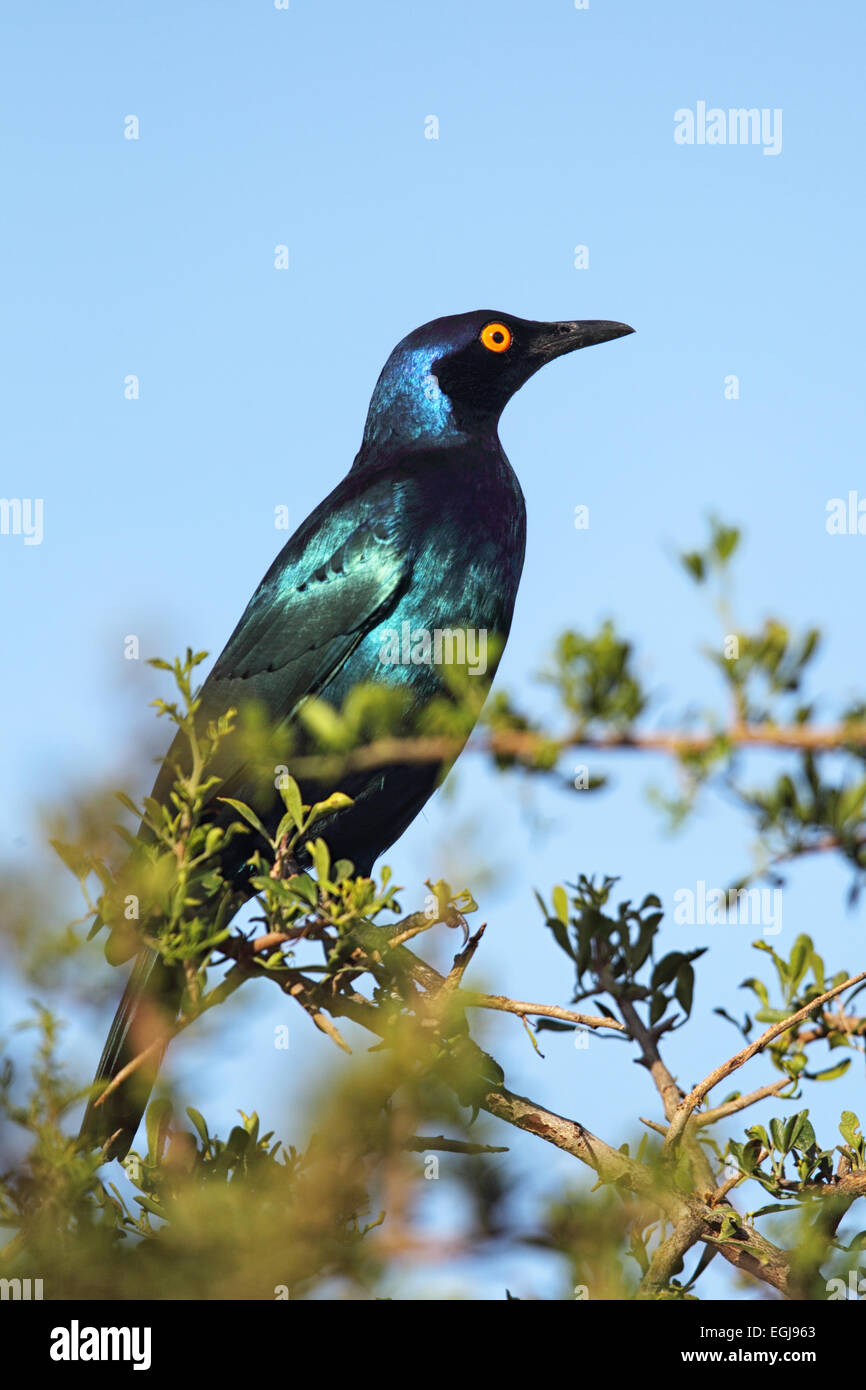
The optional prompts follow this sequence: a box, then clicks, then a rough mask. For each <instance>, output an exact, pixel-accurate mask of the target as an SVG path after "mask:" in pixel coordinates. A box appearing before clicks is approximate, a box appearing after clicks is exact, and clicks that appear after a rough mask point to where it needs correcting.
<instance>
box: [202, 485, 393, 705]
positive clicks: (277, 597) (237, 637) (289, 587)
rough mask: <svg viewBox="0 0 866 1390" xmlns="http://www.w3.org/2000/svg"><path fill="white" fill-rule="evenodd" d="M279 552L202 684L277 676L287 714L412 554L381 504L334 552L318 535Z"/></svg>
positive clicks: (360, 628) (379, 602)
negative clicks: (315, 541) (298, 551)
mask: <svg viewBox="0 0 866 1390" xmlns="http://www.w3.org/2000/svg"><path fill="white" fill-rule="evenodd" d="M290 547H291V542H290V545H289V546H288V547H286V550H287V551H288V550H289V549H290ZM284 555H285V560H284V561H283V563H280V561H282V560H283V557H280V561H278V562H277V565H276V566H275V567H274V568H272V570H271V571H270V572H269V573H268V575H266V577H265V579H264V580H263V581H262V583H261V585H260V586H259V588H258V590H257V591H256V593H255V594H254V595H253V598H252V600H251V601H250V603H249V605H248V607H247V610H246V612H245V613H244V615H243V617H242V618H241V621H240V622H239V623H238V625H237V627H236V628H235V630H234V632H233V633H232V636H231V637H230V638H229V641H228V643H227V644H226V647H225V650H224V651H223V652H222V655H221V656H220V658H219V660H218V661H217V663H216V665H215V666H214V668H213V671H212V672H211V674H210V676H209V678H208V681H207V685H208V686H211V685H214V686H216V685H219V684H221V683H222V682H226V681H228V682H231V683H232V684H234V683H236V682H245V681H250V682H251V683H252V684H253V685H256V684H261V685H263V686H264V685H266V686H270V685H271V682H270V681H269V680H267V679H263V678H267V677H270V676H274V675H276V676H278V677H279V687H280V690H281V692H282V693H281V696H280V698H279V704H280V705H282V706H283V710H282V712H283V714H284V715H288V714H289V713H290V712H291V709H292V708H293V707H294V705H295V704H296V703H297V701H298V699H300V698H301V697H302V696H304V695H308V694H311V693H313V692H314V691H315V690H316V689H317V688H319V687H320V686H321V685H322V683H323V681H324V680H327V678H328V677H329V676H330V675H332V674H333V672H334V671H335V670H336V669H337V668H338V667H339V666H340V665H341V664H342V662H343V661H344V660H345V657H346V655H347V654H348V652H349V651H350V650H351V649H352V647H353V646H354V645H355V644H356V643H357V641H358V640H359V639H360V638H361V637H362V636H363V635H364V633H366V632H367V631H369V629H370V628H371V627H373V625H374V624H375V622H376V621H377V619H378V617H379V615H380V614H381V613H382V611H383V609H384V608H385V607H386V606H387V605H388V604H389V603H390V601H392V600H393V599H394V598H395V596H396V594H397V593H398V591H399V590H401V588H402V586H403V584H404V583H405V581H406V579H407V577H408V574H409V570H410V567H411V556H410V554H409V549H408V547H407V546H405V545H404V544H403V543H402V540H401V538H400V536H399V528H398V525H397V519H396V517H395V516H394V515H393V514H392V515H389V514H388V512H387V511H386V510H385V509H382V508H380V509H379V510H378V511H376V512H374V513H373V514H372V515H370V516H369V517H368V518H367V519H366V520H365V521H363V522H362V523H361V524H360V525H357V526H355V527H354V528H353V529H352V530H351V531H350V532H349V534H348V535H347V536H346V538H345V540H343V541H341V543H340V544H339V545H337V547H336V548H335V549H333V550H331V549H330V547H328V546H327V544H326V545H325V546H323V545H322V543H321V538H319V542H318V544H317V545H316V546H315V547H313V546H311V545H309V544H308V545H305V546H304V547H303V549H302V551H301V554H300V555H299V556H297V557H295V556H292V555H291V554H285V552H284ZM320 557H323V558H320ZM256 678H259V679H258V681H257V680H256ZM251 693H252V694H255V691H251ZM273 713H275V714H276V713H278V711H277V710H276V709H275V710H274V711H273Z"/></svg>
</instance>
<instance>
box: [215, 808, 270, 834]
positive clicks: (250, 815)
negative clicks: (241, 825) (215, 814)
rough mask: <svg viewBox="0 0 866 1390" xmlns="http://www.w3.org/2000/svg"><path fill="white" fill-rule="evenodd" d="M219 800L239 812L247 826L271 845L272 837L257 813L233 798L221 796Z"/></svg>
mask: <svg viewBox="0 0 866 1390" xmlns="http://www.w3.org/2000/svg"><path fill="white" fill-rule="evenodd" d="M217 800H218V801H225V802H227V803H228V805H229V806H231V807H233V809H234V810H235V811H237V813H238V815H239V816H243V818H244V820H245V821H246V822H247V824H248V825H251V826H252V827H253V830H257V831H258V832H259V834H260V835H261V836H262V838H263V839H265V840H267V842H268V844H270V843H271V837H270V835H269V834H268V832H267V830H265V827H264V826H263V825H262V823H261V821H260V820H259V818H258V816H257V815H256V813H255V811H253V810H252V809H251V808H250V807H249V806H247V805H246V803H245V802H243V801H235V799H234V797H233V796H220V797H217Z"/></svg>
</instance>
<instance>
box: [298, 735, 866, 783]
mask: <svg viewBox="0 0 866 1390" xmlns="http://www.w3.org/2000/svg"><path fill="white" fill-rule="evenodd" d="M720 743H727V744H729V745H730V746H731V747H732V748H737V747H749V748H777V749H788V750H794V751H799V752H813V753H830V752H837V751H838V750H839V749H840V748H844V747H846V746H854V747H860V748H862V747H866V723H863V722H852V723H850V724H837V725H834V726H831V727H829V728H823V729H821V728H813V727H808V726H806V725H801V724H793V725H782V724H773V723H763V724H742V723H735V724H732V725H730V726H729V727H728V728H726V729H719V730H717V731H716V732H702V733H691V732H687V731H684V730H676V729H671V730H662V731H661V732H659V733H652V732H646V733H644V732H641V731H635V730H625V731H622V732H614V733H606V734H591V733H588V732H587V731H586V729H585V728H583V729H575V730H573V731H572V733H570V734H567V735H565V736H564V737H563V738H551V737H550V736H549V735H546V734H543V733H539V732H537V731H536V730H534V729H493V730H491V731H490V732H488V733H487V734H486V735H485V736H484V737H482V738H478V739H472V740H470V742H469V743H468V744H467V745H466V747H467V749H468V750H469V751H474V752H482V753H490V754H493V755H494V756H499V757H515V758H522V759H524V760H530V759H532V758H533V757H535V756H537V755H538V754H539V753H544V754H545V755H549V754H550V752H551V750H554V751H556V752H557V753H563V752H565V751H566V749H569V748H587V749H592V750H595V751H596V752H635V751H639V750H643V751H646V752H655V753H668V754H671V755H673V756H675V757H682V756H683V755H688V754H698V753H706V752H709V751H710V750H711V749H712V748H715V747H717V746H718V745H719V744H720ZM463 747H464V744H463V742H462V740H460V739H458V738H449V737H447V736H445V735H438V736H435V737H419V738H405V739H403V738H397V737H387V738H379V739H374V740H373V742H372V743H368V744H366V745H365V746H364V747H362V748H356V749H354V750H353V751H351V752H347V753H321V754H318V753H317V754H312V755H309V756H305V757H298V758H295V759H294V760H293V762H292V771H293V773H294V775H295V776H297V777H306V776H319V777H322V776H335V777H339V776H341V775H343V774H345V773H348V772H366V771H368V770H369V769H371V768H376V767H381V766H382V765H384V764H387V763H394V762H400V763H440V762H452V761H453V760H454V759H455V758H456V757H457V755H458V754H459V753H460V752H461V751H462V749H463Z"/></svg>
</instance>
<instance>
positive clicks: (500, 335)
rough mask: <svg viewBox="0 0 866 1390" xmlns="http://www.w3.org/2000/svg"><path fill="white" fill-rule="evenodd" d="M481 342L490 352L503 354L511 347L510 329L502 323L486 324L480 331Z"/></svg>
mask: <svg viewBox="0 0 866 1390" xmlns="http://www.w3.org/2000/svg"><path fill="white" fill-rule="evenodd" d="M481 341H482V343H483V344H484V346H485V347H486V348H489V349H490V351H491V352H504V351H505V349H506V348H508V347H510V346H511V329H510V328H506V327H505V324H504V323H488V324H487V326H486V328H482V330H481Z"/></svg>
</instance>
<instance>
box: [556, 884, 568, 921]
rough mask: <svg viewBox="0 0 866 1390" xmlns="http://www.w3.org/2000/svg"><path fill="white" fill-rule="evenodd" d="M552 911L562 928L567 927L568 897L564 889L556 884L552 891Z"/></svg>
mask: <svg viewBox="0 0 866 1390" xmlns="http://www.w3.org/2000/svg"><path fill="white" fill-rule="evenodd" d="M553 910H554V912H555V913H556V915H557V917H558V918H559V920H560V922H561V923H562V925H563V926H564V927H567V926H568V897H567V896H566V892H565V889H564V888H563V887H562V885H561V884H559V883H557V885H556V887H555V888H554V890H553Z"/></svg>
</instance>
